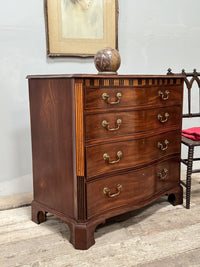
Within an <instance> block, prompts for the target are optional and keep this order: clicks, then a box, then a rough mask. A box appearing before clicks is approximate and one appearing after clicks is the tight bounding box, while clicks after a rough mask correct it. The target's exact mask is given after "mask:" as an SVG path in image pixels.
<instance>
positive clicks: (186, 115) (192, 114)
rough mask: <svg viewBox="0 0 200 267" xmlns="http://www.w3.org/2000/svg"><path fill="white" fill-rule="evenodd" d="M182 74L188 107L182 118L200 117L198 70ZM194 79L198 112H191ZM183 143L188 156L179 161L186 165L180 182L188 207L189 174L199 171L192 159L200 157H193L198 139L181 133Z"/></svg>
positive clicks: (199, 75) (199, 123)
mask: <svg viewBox="0 0 200 267" xmlns="http://www.w3.org/2000/svg"><path fill="white" fill-rule="evenodd" d="M167 74H168V75H173V74H175V73H172V72H171V69H168V73H167ZM176 74H177V73H176ZM179 74H182V75H183V76H184V82H185V88H184V90H187V95H188V97H187V102H188V107H187V112H186V113H185V112H184V113H183V116H182V117H183V119H184V118H195V117H200V79H199V77H200V72H197V71H196V69H194V71H193V72H192V73H186V72H185V70H182V73H179ZM188 77H191V79H190V80H188ZM194 81H196V83H197V85H198V88H199V92H198V93H199V100H198V101H199V103H198V106H199V108H198V112H193V111H192V104H193V102H194V101H192V87H193V83H194ZM198 126H199V127H198V128H199V129H198V130H200V121H199V122H198ZM181 142H182V144H183V145H186V146H187V147H188V157H187V159H182V158H181V162H182V163H183V164H185V165H186V166H187V172H186V182H184V181H181V184H182V185H183V186H185V187H186V208H187V209H189V208H190V193H191V175H192V173H200V168H199V169H193V161H200V158H194V148H195V147H197V146H200V141H194V140H192V139H190V138H186V137H185V136H183V135H182V140H181Z"/></svg>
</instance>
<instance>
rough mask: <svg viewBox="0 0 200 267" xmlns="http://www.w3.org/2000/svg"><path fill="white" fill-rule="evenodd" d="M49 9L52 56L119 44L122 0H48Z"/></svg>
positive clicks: (90, 53) (82, 54) (91, 51)
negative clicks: (119, 4)
mask: <svg viewBox="0 0 200 267" xmlns="http://www.w3.org/2000/svg"><path fill="white" fill-rule="evenodd" d="M45 9H46V29H47V55H48V56H80V57H87V56H94V55H95V54H96V52H97V51H98V50H100V49H102V48H104V47H112V48H115V49H117V48H118V0H45Z"/></svg>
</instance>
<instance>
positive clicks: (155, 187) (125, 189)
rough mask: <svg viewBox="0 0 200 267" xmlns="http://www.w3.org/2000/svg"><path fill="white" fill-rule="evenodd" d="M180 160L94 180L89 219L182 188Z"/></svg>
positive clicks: (90, 189)
mask: <svg viewBox="0 0 200 267" xmlns="http://www.w3.org/2000/svg"><path fill="white" fill-rule="evenodd" d="M179 167H180V165H179V158H178V157H174V158H171V159H168V160H165V161H162V162H160V163H157V164H153V165H150V166H148V167H145V168H142V169H140V170H135V171H130V172H127V173H125V174H120V175H116V176H113V177H105V178H103V179H99V180H94V181H91V182H89V183H88V184H87V205H88V210H87V214H88V218H91V217H92V216H94V215H96V214H99V213H101V212H105V211H109V210H111V209H115V208H117V207H123V206H124V207H125V206H126V205H129V204H130V203H131V202H134V204H133V208H134V205H136V206H137V203H139V202H141V201H142V200H144V199H149V198H151V197H152V196H153V195H154V194H155V193H162V192H163V191H164V190H168V189H170V188H173V186H176V185H178V181H179Z"/></svg>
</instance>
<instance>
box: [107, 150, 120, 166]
mask: <svg viewBox="0 0 200 267" xmlns="http://www.w3.org/2000/svg"><path fill="white" fill-rule="evenodd" d="M117 158H118V159H117V160H113V161H110V156H109V155H108V154H107V153H104V154H103V159H104V160H105V161H106V162H108V163H109V164H115V163H118V162H119V161H120V159H121V158H122V151H118V152H117Z"/></svg>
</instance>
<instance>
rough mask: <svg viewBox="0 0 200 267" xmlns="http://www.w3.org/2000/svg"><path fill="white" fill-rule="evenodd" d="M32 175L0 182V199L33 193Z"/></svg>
mask: <svg viewBox="0 0 200 267" xmlns="http://www.w3.org/2000/svg"><path fill="white" fill-rule="evenodd" d="M32 177H33V176H32V173H30V174H27V175H24V176H20V177H17V178H14V179H12V180H8V181H2V182H0V197H4V196H10V195H16V194H24V193H27V192H32V191H33V178H32Z"/></svg>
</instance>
